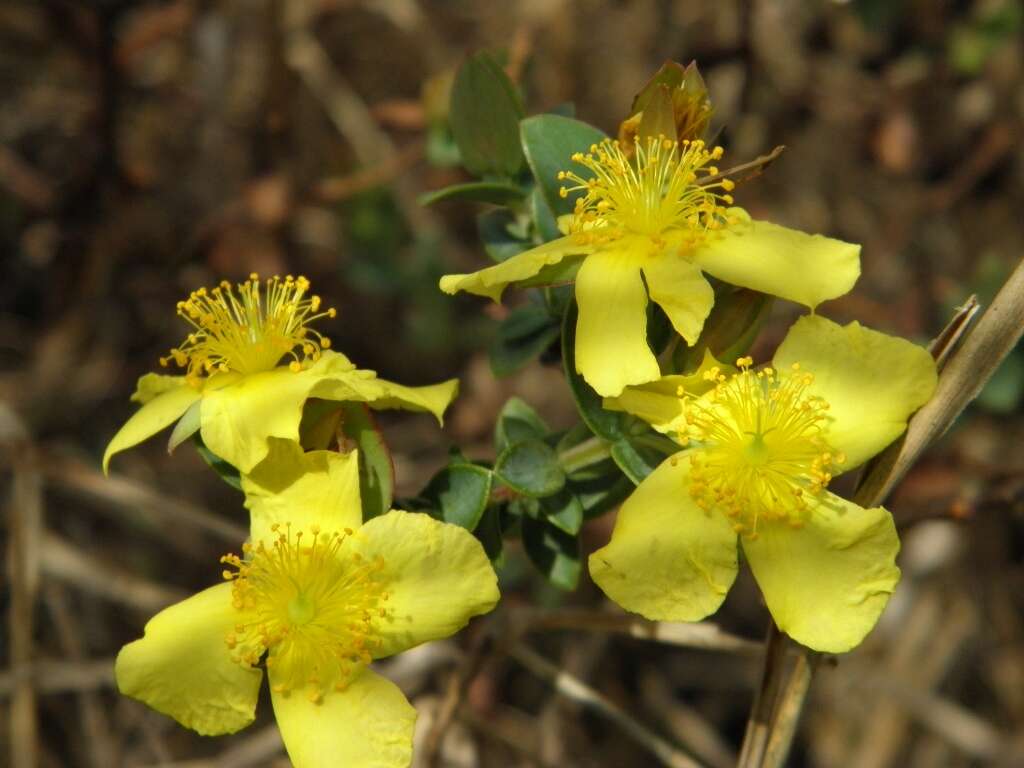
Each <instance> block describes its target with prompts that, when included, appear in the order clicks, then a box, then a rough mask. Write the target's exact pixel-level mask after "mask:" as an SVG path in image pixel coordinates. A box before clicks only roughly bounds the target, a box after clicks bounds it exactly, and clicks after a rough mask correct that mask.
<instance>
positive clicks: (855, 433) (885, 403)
mask: <svg viewBox="0 0 1024 768" xmlns="http://www.w3.org/2000/svg"><path fill="white" fill-rule="evenodd" d="M793 363H800V367H801V369H802V370H805V371H807V372H809V373H811V374H813V375H814V382H813V383H812V384H811V387H810V389H811V391H812V392H813V393H814V394H816V395H819V396H820V397H822V398H824V399H825V400H826V401H827V402H828V404H829V410H828V425H829V426H828V432H827V434H826V439H827V441H828V443H829V445H830V446H831V447H832V448H833V449H834V450H836V451H840V452H842V453H845V454H846V462H845V463H844V464H843V465H842V466H841V467H839V469H840V470H841V471H843V472H845V471H847V470H850V469H853V468H854V467H856V466H858V465H859V464H861V463H863V462H864V461H866V460H867V459H869V458H871V457H872V456H874V455H875V454H877V453H879V452H880V451H881V450H882V449H883V448H885V447H886V446H887V445H889V443H891V442H892V441H893V440H895V439H896V438H897V437H899V436H900V435H901V434H902V433H903V430H904V429H906V426H907V419H908V418H909V417H910V415H911V414H912V413H913V412H914V411H916V410H917V409H918V408H920V407H921V406H922V405H924V404H925V403H926V402H928V399H929V398H930V397H931V396H932V393H933V392H934V391H935V384H936V381H937V374H936V370H935V362H934V361H933V360H932V356H931V355H930V354H928V351H927V350H926V349H924V348H923V347H919V346H918V345H916V344H913V343H911V342H909V341H907V340H906V339H901V338H899V337H897V336H889V335H887V334H884V333H880V332H878V331H873V330H871V329H869V328H865V327H864V326H862V325H860V324H859V323H855V322H854V323H850V324H849V325H846V326H840V325H838V324H836V323H833V322H832V321H831V320H826V319H825V318H824V317H819V316H809V317H802V318H800V319H799V320H798V321H797V322H796V323H795V324H794V325H793V327H792V328H790V329H789V333H788V334H787V335H786V338H785V340H783V342H782V344H781V345H780V346H779V349H778V350H777V351H776V353H775V365H776V366H777V367H778V368H779V369H780V370H786V369H788V368H789V367H790V366H791V365H792V364H793Z"/></svg>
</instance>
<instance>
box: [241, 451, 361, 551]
mask: <svg viewBox="0 0 1024 768" xmlns="http://www.w3.org/2000/svg"><path fill="white" fill-rule="evenodd" d="M242 490H243V491H244V492H245V506H246V507H247V508H248V510H249V512H250V519H251V528H250V530H251V536H252V540H253V541H263V542H264V543H266V545H267V546H268V547H269V546H270V543H271V541H272V540H273V538H274V536H273V533H272V531H271V526H272V525H274V524H275V523H278V524H281V525H285V524H288V523H290V524H291V527H292V530H293V531H306V532H307V533H308V532H309V531H310V529H311V527H312V526H314V525H317V526H319V527H320V528H321V529H323V530H324V531H325V532H335V531H337V532H340V531H343V530H344V529H345V528H358V527H359V526H360V525H362V522H363V512H362V508H361V506H360V502H359V454H358V453H357V452H356V451H351V452H349V453H337V452H336V451H310V452H309V453H305V452H303V450H302V447H301V446H300V445H299V444H298V443H295V442H292V441H290V440H278V439H276V438H271V439H270V453H269V454H268V455H267V458H266V459H264V460H263V461H261V462H260V463H259V464H257V465H256V467H255V469H253V471H252V473H251V474H248V475H242Z"/></svg>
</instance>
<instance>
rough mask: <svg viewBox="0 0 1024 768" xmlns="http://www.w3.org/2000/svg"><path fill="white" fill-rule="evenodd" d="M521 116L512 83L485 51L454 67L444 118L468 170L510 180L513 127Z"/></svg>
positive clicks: (518, 163) (517, 160) (514, 156)
mask: <svg viewBox="0 0 1024 768" xmlns="http://www.w3.org/2000/svg"><path fill="white" fill-rule="evenodd" d="M524 114H525V113H524V111H523V104H522V101H521V100H520V98H519V94H518V93H517V91H516V88H515V86H514V85H513V84H512V81H511V80H509V79H508V75H506V74H505V71H504V70H503V69H502V68H501V66H500V65H499V64H498V62H496V61H495V60H494V59H493V58H492V57H491V56H490V55H489V54H487V53H484V52H480V53H477V54H475V55H473V56H471V57H470V58H469V59H468V60H467V61H466V62H465V63H464V64H463V65H462V66H461V67H459V72H458V74H457V75H456V76H455V84H454V85H453V86H452V96H451V103H450V106H449V112H448V119H449V122H450V123H451V127H452V135H453V136H454V137H455V143H456V144H457V145H458V147H459V152H460V153H461V154H462V163H463V165H465V166H466V169H467V170H468V171H469V172H470V173H473V174H475V175H477V176H485V175H488V174H496V175H498V176H504V177H508V178H511V177H513V176H515V175H516V174H517V173H518V172H519V169H520V168H522V166H523V152H522V148H521V147H520V146H519V131H518V128H519V121H520V120H521V119H522V118H523V115H524Z"/></svg>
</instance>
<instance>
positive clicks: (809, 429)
mask: <svg viewBox="0 0 1024 768" xmlns="http://www.w3.org/2000/svg"><path fill="white" fill-rule="evenodd" d="M736 364H737V367H738V368H739V369H740V370H739V371H738V372H737V373H735V374H733V375H732V376H726V375H724V374H723V373H721V371H720V369H718V368H712V369H711V370H709V371H708V372H707V373H705V378H706V379H708V380H709V381H712V382H714V389H712V390H711V391H710V392H709V393H708V394H706V395H705V396H703V397H702V398H697V399H687V400H684V410H685V415H686V434H685V435H681V442H683V443H684V444H687V445H690V446H692V447H693V450H692V451H691V453H690V454H689V457H690V464H691V469H690V487H689V492H690V495H691V497H692V498H693V500H694V501H695V502H696V503H697V505H698V506H699V507H700V508H702V509H704V510H706V511H717V512H721V513H723V514H725V515H727V516H728V517H729V518H730V519H731V520H732V521H733V527H734V529H735V530H736V532H737V533H739V534H741V535H744V536H748V537H751V538H756V536H757V531H758V526H759V525H760V524H762V523H764V522H776V521H781V522H784V523H786V524H789V525H791V526H793V527H800V526H801V525H803V524H804V522H805V521H806V519H807V516H808V515H809V514H811V512H812V507H813V504H812V502H813V500H814V499H815V498H816V497H819V496H820V495H821V494H822V492H823V491H824V489H825V488H826V487H827V486H828V484H829V482H830V481H831V480H832V473H833V471H834V469H835V467H836V466H838V465H841V464H843V463H844V462H845V461H846V458H845V456H843V455H842V454H841V453H837V452H835V451H833V450H832V449H831V448H830V447H829V445H828V442H827V441H826V439H825V427H826V422H827V419H828V409H829V406H828V403H827V402H826V401H825V400H824V399H822V398H821V397H818V396H816V395H813V394H811V392H810V387H811V385H812V384H813V382H814V377H813V375H812V374H810V373H807V372H804V371H802V370H801V369H800V366H799V364H798V363H796V364H794V365H793V366H792V367H791V368H790V370H788V371H778V370H776V369H774V368H771V367H766V368H762V369H761V370H757V371H755V370H753V369H752V368H751V366H752V365H753V360H752V359H751V358H749V357H743V358H740V359H739V360H737V361H736Z"/></svg>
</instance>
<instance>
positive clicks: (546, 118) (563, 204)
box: [519, 115, 607, 217]
mask: <svg viewBox="0 0 1024 768" xmlns="http://www.w3.org/2000/svg"><path fill="white" fill-rule="evenodd" d="M519 130H520V137H521V138H522V142H523V151H524V152H525V153H526V162H527V163H529V164H530V170H531V171H533V177H534V178H535V179H536V180H537V185H538V186H539V187H540V188H541V189H542V190H543V192H544V199H545V200H546V201H547V204H548V206H549V207H550V209H551V211H552V212H553V213H554V214H555V216H556V217H557V216H560V215H562V214H564V213H572V210H573V205H574V204H575V202H576V196H577V195H578V193H576V194H570V195H569V196H568V197H566V198H563V197H562V196H561V195H560V194H559V192H558V190H559V189H561V188H562V186H563V184H562V182H560V181H559V180H558V172H559V171H568V170H573V171H575V172H576V173H578V174H579V175H580V176H581V177H583V178H586V177H587V175H588V171H587V170H586V168H584V167H583V166H581V165H579V164H577V163H573V162H572V160H571V159H570V158H571V157H572V155H573V153H574V152H586V151H587V150H588V149H590V146H591V145H592V144H598V143H600V142H601V140H602V139H605V138H607V137H606V136H605V134H604V133H603V132H602V131H600V130H598V129H597V128H595V127H594V126H592V125H587V123H584V122H581V121H579V120H573V119H572V118H569V117H560V116H559V115H535V116H533V117H528V118H526V119H525V120H523V122H522V123H520V126H519Z"/></svg>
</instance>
